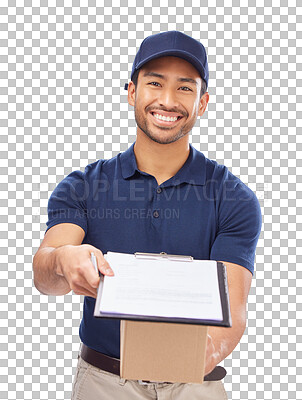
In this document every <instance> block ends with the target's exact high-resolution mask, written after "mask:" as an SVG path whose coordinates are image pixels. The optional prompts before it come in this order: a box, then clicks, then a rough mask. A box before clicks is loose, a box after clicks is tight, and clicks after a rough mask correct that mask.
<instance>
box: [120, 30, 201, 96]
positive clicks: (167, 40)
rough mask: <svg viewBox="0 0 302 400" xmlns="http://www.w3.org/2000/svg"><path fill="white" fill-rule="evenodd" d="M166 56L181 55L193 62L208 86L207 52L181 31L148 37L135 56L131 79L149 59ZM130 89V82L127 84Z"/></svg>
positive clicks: (197, 42) (196, 41)
mask: <svg viewBox="0 0 302 400" xmlns="http://www.w3.org/2000/svg"><path fill="white" fill-rule="evenodd" d="M164 56H174V57H180V58H183V59H184V60H186V61H188V62H189V63H191V64H192V65H193V66H194V67H195V68H196V69H197V71H198V72H199V74H200V76H201V78H202V79H203V80H204V81H205V82H206V84H207V86H208V81H209V69H208V60H207V53H206V50H205V48H204V46H203V45H202V43H200V42H199V41H198V40H196V39H193V38H192V37H191V36H188V35H186V34H185V33H182V32H180V31H167V32H161V33H156V34H155V35H151V36H148V37H146V38H145V39H144V40H143V42H142V43H141V45H140V48H139V50H138V52H137V54H136V56H135V59H134V62H133V65H132V72H131V80H132V78H133V75H134V73H135V71H137V70H138V69H139V68H141V67H142V66H143V65H144V64H146V63H147V62H148V61H151V60H154V59H155V58H159V57H164ZM124 89H125V90H128V83H126V84H125V87H124Z"/></svg>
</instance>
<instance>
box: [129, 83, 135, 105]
mask: <svg viewBox="0 0 302 400" xmlns="http://www.w3.org/2000/svg"><path fill="white" fill-rule="evenodd" d="M128 103H129V104H130V106H134V104H135V86H134V83H133V82H132V81H130V82H129V84H128Z"/></svg>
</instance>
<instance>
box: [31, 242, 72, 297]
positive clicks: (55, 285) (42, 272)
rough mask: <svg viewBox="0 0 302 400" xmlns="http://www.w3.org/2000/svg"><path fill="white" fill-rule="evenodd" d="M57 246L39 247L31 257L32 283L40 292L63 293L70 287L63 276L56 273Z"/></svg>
mask: <svg viewBox="0 0 302 400" xmlns="http://www.w3.org/2000/svg"><path fill="white" fill-rule="evenodd" d="M58 251H60V250H59V248H54V247H44V248H41V249H40V250H39V251H38V252H37V253H36V255H35V256H34V259H33V272H34V284H35V287H36V288H37V290H39V292H40V293H42V294H46V295H54V296H57V295H64V294H66V293H69V292H70V290H71V289H70V287H69V284H68V282H67V281H66V279H65V278H64V276H61V275H58V274H57V272H56V269H57V262H56V258H57V254H58Z"/></svg>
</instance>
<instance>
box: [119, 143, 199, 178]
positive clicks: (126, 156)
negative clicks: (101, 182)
mask: <svg viewBox="0 0 302 400" xmlns="http://www.w3.org/2000/svg"><path fill="white" fill-rule="evenodd" d="M134 144H135V142H134V143H133V144H132V145H131V146H130V147H129V148H128V149H127V150H126V151H124V152H123V153H121V154H120V162H121V168H122V176H123V178H124V179H128V178H130V177H132V176H133V175H134V174H135V172H136V171H138V172H139V173H142V172H141V171H140V170H139V169H138V167H137V163H136V158H135V154H134ZM189 146H190V153H189V156H188V158H187V160H186V162H185V163H184V165H183V166H182V167H181V169H180V170H179V171H178V172H177V173H176V174H175V175H174V176H173V177H172V178H170V179H169V180H168V181H166V182H165V183H167V185H166V184H165V183H163V184H162V185H163V186H168V184H169V186H170V185H172V186H176V185H179V184H181V183H190V184H192V185H204V184H205V180H206V171H205V168H206V159H205V156H204V155H203V153H201V152H200V151H198V150H196V149H195V148H194V147H193V146H192V145H191V144H190V145H189Z"/></svg>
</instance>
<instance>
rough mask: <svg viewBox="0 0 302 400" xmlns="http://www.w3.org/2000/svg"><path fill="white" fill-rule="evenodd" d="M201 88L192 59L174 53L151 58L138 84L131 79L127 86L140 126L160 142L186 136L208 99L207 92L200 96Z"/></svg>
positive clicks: (142, 70) (202, 111) (143, 131)
mask: <svg viewBox="0 0 302 400" xmlns="http://www.w3.org/2000/svg"><path fill="white" fill-rule="evenodd" d="M200 90H201V77H200V75H199V73H198V71H197V70H196V69H195V68H194V67H193V65H192V64H190V63H189V62H187V61H185V60H183V59H181V58H178V57H172V56H171V57H170V56H168V57H161V58H158V59H155V60H152V61H149V62H148V63H146V64H145V65H144V66H143V67H142V68H141V69H140V71H139V76H138V82H137V86H136V88H135V86H134V84H133V82H130V84H129V89H128V102H129V104H130V105H134V112H135V120H136V123H137V126H138V130H140V131H141V132H142V133H144V134H145V135H147V136H148V137H149V138H150V139H151V140H153V141H155V142H157V143H161V144H168V143H173V142H175V141H177V140H179V139H181V138H182V137H184V136H186V135H187V134H188V133H189V132H190V131H191V130H192V128H193V126H194V124H195V122H196V119H197V116H198V115H202V114H203V113H204V111H205V109H206V106H207V103H208V98H209V97H208V93H206V94H204V95H203V97H202V98H201V99H200Z"/></svg>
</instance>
